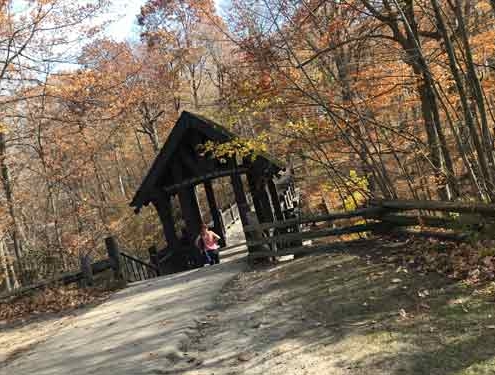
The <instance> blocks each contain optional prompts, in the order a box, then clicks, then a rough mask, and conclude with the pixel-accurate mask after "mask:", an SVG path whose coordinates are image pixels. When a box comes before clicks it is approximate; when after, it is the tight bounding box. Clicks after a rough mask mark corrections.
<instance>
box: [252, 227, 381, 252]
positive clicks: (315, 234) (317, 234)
mask: <svg viewBox="0 0 495 375" xmlns="http://www.w3.org/2000/svg"><path fill="white" fill-rule="evenodd" d="M382 228H383V224H382V223H371V224H359V225H353V226H350V227H345V228H336V229H323V230H317V231H309V232H301V233H289V234H283V235H279V236H273V237H266V238H264V239H262V240H256V241H248V246H250V247H252V246H259V245H263V244H272V243H277V242H284V241H286V242H292V241H296V240H309V239H315V238H322V237H330V236H340V235H342V234H352V233H363V232H372V231H376V230H380V229H382Z"/></svg>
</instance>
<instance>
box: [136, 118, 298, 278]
mask: <svg viewBox="0 0 495 375" xmlns="http://www.w3.org/2000/svg"><path fill="white" fill-rule="evenodd" d="M235 138H236V136H235V135H234V134H233V133H231V132H229V131H228V130H227V129H225V128H224V127H222V126H220V125H218V124H216V123H214V122H212V121H210V120H207V119H205V118H203V117H200V116H198V115H195V114H192V113H189V112H183V113H182V115H181V116H180V118H179V120H178V121H177V123H176V125H175V126H174V128H173V129H172V131H171V133H170V135H169V137H168V139H167V141H166V142H165V145H164V146H163V148H162V149H161V151H160V152H159V154H158V156H157V157H156V159H155V160H154V162H153V164H152V166H151V169H150V170H149V172H148V174H147V175H146V177H145V178H144V180H143V182H142V184H141V186H140V187H139V189H138V190H137V192H136V194H135V196H134V198H133V200H132V202H131V206H132V207H134V208H135V211H136V213H139V211H140V209H141V208H142V207H143V206H147V205H149V204H150V203H151V204H153V206H154V207H155V208H156V211H157V213H158V216H159V218H160V221H161V223H162V225H163V233H164V235H165V239H166V242H167V246H166V248H164V249H162V250H160V251H158V253H157V254H153V257H152V258H154V259H155V263H157V265H158V266H159V268H160V269H161V270H162V272H163V273H169V272H176V271H180V270H184V269H187V268H188V267H191V265H194V262H191V261H193V260H194V258H195V257H197V256H198V254H197V249H195V248H194V245H193V242H194V239H195V238H196V236H197V235H198V234H199V231H200V226H201V224H202V222H203V217H204V216H205V215H202V212H201V210H200V205H199V204H198V195H197V187H198V186H199V185H203V187H204V192H205V194H204V195H205V197H206V200H207V202H208V208H209V215H207V216H209V217H210V218H211V221H212V222H211V224H212V226H213V230H214V231H215V232H216V233H217V234H219V235H220V236H221V238H222V240H221V245H223V246H225V245H226V238H225V233H226V231H225V225H224V221H223V220H222V214H221V210H220V208H219V206H218V204H217V194H216V192H215V189H214V186H213V181H214V180H215V179H217V178H220V177H227V178H229V179H230V184H231V186H232V191H233V199H235V203H236V205H237V209H238V214H239V217H240V220H241V222H242V225H243V227H247V226H248V225H253V224H256V223H269V222H274V221H282V220H284V219H287V218H289V217H290V216H292V215H293V212H294V209H295V206H297V205H295V204H294V201H295V200H296V199H295V194H294V186H293V179H292V177H291V176H290V175H289V174H287V173H283V171H284V169H285V168H284V165H283V164H282V163H281V162H279V161H278V160H276V159H275V158H273V157H271V156H269V155H267V154H260V155H258V156H257V157H256V158H254V159H253V158H251V157H247V158H243V159H242V160H238V158H236V157H231V158H227V159H226V160H223V161H219V160H217V159H215V158H212V157H209V156H208V155H202V152H201V146H202V145H204V144H205V143H206V142H207V141H212V142H216V143H225V142H229V141H231V140H233V139H235ZM248 196H250V198H251V199H249V202H248ZM250 201H252V206H253V207H254V213H253V214H250V212H251V204H250ZM174 202H176V204H174ZM179 210H180V215H178V212H177V211H179ZM178 220H182V221H183V224H184V226H183V228H178V223H177V221H178Z"/></svg>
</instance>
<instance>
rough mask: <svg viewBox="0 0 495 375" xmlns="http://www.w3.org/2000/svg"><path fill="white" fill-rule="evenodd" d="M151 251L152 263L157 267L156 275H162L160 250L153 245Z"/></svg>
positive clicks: (149, 250)
mask: <svg viewBox="0 0 495 375" xmlns="http://www.w3.org/2000/svg"><path fill="white" fill-rule="evenodd" d="M148 252H149V253H150V263H151V264H152V265H154V266H155V267H156V276H160V264H159V262H158V251H157V250H156V246H155V245H153V246H151V247H150V248H149V249H148Z"/></svg>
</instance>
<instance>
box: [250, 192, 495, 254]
mask: <svg viewBox="0 0 495 375" xmlns="http://www.w3.org/2000/svg"><path fill="white" fill-rule="evenodd" d="M356 218H361V220H360V222H359V223H354V224H353V223H352V222H351V223H350V224H349V223H348V222H347V223H345V224H344V225H341V226H340V227H332V228H323V229H317V230H313V229H310V230H307V231H302V226H303V225H305V224H316V223H326V224H330V223H333V224H334V225H335V222H336V221H338V220H342V219H356ZM351 221H352V220H351ZM490 224H495V205H494V204H480V203H466V202H440V201H378V200H376V201H371V202H370V203H369V206H368V207H365V208H361V209H357V210H354V211H350V212H333V213H329V214H325V215H318V216H308V217H298V218H294V219H290V220H285V221H278V222H277V221H276V222H272V223H261V224H252V225H247V226H245V227H244V231H245V232H246V236H247V237H248V241H247V246H248V248H249V250H250V254H249V256H250V257H251V258H260V257H270V256H282V255H288V254H304V253H313V252H319V251H325V249H326V251H328V249H329V245H328V244H327V245H321V246H313V247H308V246H302V241H304V240H313V239H318V238H325V237H331V236H340V235H345V234H355V233H367V232H369V233H375V234H408V235H417V236H425V237H431V236H434V237H438V238H441V239H445V240H451V241H465V240H466V239H468V238H470V237H472V235H473V233H479V232H481V231H482V230H483V228H485V227H486V226H489V225H490ZM288 228H292V229H293V228H297V231H295V232H294V231H293V233H284V230H286V229H288ZM432 228H436V229H437V230H436V231H432V230H431V229H432ZM438 229H442V230H444V231H438ZM277 232H278V233H277ZM492 236H493V237H494V238H495V233H492ZM291 243H299V244H300V246H290V244H291ZM336 247H338V246H335V244H334V243H332V245H331V248H332V249H335V248H336Z"/></svg>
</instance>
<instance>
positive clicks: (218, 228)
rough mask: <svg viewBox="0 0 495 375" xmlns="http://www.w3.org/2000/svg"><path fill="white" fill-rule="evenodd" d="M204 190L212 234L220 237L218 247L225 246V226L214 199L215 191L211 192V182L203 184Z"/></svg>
mask: <svg viewBox="0 0 495 375" xmlns="http://www.w3.org/2000/svg"><path fill="white" fill-rule="evenodd" d="M204 188H205V193H206V199H207V200H208V207H209V208H210V213H211V217H212V219H213V224H214V226H213V228H214V232H215V233H217V234H218V235H219V236H220V241H219V243H220V246H225V243H226V242H225V239H226V233H225V226H224V225H223V221H222V215H221V213H220V210H219V209H218V205H217V200H216V199H215V191H214V190H213V184H212V182H211V181H205V182H204Z"/></svg>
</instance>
